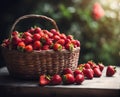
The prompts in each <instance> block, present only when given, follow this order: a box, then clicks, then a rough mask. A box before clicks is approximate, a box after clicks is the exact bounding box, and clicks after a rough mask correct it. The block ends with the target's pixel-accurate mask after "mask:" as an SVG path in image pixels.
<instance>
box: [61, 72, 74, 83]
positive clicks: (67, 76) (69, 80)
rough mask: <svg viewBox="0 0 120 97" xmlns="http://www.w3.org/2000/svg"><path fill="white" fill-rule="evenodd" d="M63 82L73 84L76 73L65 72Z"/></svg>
mask: <svg viewBox="0 0 120 97" xmlns="http://www.w3.org/2000/svg"><path fill="white" fill-rule="evenodd" d="M62 78H63V84H73V83H74V82H75V78H74V75H72V74H65V75H63V76H62Z"/></svg>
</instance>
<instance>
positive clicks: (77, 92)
mask: <svg viewBox="0 0 120 97" xmlns="http://www.w3.org/2000/svg"><path fill="white" fill-rule="evenodd" d="M105 72H106V68H105V69H104V71H103V73H102V76H101V77H100V78H93V79H92V80H87V79H86V80H85V81H84V82H83V83H82V85H56V86H45V87H41V86H39V82H38V81H25V80H19V79H13V78H12V77H10V76H9V73H8V71H7V68H6V67H3V68H1V69H0V95H1V96H0V97H4V96H9V97H11V96H12V97H15V96H16V97H23V96H24V97H25V96H28V97H37V96H39V97H43V96H44V97H63V96H65V97H66V96H69V97H77V96H78V97H120V67H117V73H116V74H115V75H114V76H113V77H106V75H105Z"/></svg>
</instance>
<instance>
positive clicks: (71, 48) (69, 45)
mask: <svg viewBox="0 0 120 97" xmlns="http://www.w3.org/2000/svg"><path fill="white" fill-rule="evenodd" d="M65 48H66V49H67V50H69V51H73V49H74V45H73V44H72V43H70V42H69V43H67V44H66V45H65Z"/></svg>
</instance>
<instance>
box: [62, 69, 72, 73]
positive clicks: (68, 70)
mask: <svg viewBox="0 0 120 97" xmlns="http://www.w3.org/2000/svg"><path fill="white" fill-rule="evenodd" d="M62 74H63V75H64V74H72V75H73V71H72V69H71V68H64V69H63V72H62Z"/></svg>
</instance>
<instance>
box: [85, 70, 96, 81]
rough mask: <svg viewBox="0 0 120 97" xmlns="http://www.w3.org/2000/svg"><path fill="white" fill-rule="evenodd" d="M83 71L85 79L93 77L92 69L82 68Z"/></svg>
mask: <svg viewBox="0 0 120 97" xmlns="http://www.w3.org/2000/svg"><path fill="white" fill-rule="evenodd" d="M83 73H84V76H85V77H86V78H87V79H93V77H94V72H93V70H92V69H83Z"/></svg>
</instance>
